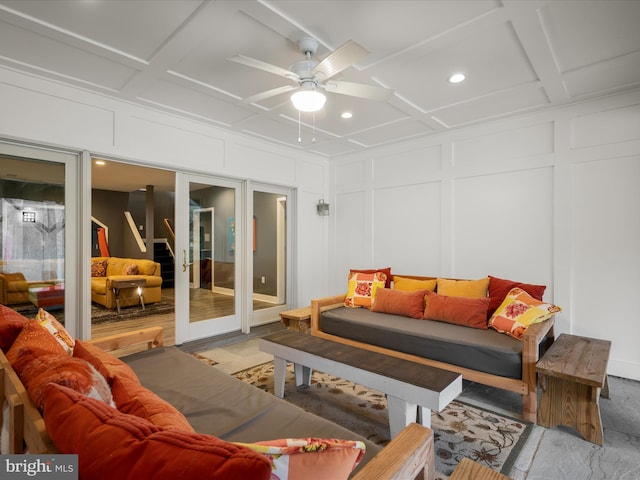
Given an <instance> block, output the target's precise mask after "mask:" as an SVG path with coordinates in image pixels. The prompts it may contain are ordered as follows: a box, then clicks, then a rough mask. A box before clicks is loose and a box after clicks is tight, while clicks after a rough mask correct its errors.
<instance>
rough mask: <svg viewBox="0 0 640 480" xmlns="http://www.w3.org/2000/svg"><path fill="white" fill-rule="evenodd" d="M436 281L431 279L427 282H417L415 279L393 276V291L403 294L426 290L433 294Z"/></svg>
mask: <svg viewBox="0 0 640 480" xmlns="http://www.w3.org/2000/svg"><path fill="white" fill-rule="evenodd" d="M437 283H438V281H437V280H436V279H435V278H433V279H429V280H418V279H417V278H407V277H399V276H398V275H394V276H393V289H394V290H402V291H405V292H415V291H416V290H427V291H429V292H435V290H436V285H437Z"/></svg>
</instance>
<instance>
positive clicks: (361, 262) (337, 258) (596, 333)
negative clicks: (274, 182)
mask: <svg viewBox="0 0 640 480" xmlns="http://www.w3.org/2000/svg"><path fill="white" fill-rule="evenodd" d="M331 170H332V175H333V177H334V179H335V182H334V192H333V194H332V201H333V202H334V203H335V208H336V211H337V214H336V215H335V217H334V218H333V223H332V227H333V228H332V232H331V237H332V240H331V241H332V246H333V248H334V249H335V255H333V256H332V259H333V268H331V269H330V274H333V276H334V278H333V280H332V281H331V282H330V284H331V285H332V288H331V290H332V291H331V293H332V294H338V293H342V292H344V291H346V280H345V278H346V273H347V272H348V270H349V268H352V267H356V268H371V267H387V266H391V268H392V271H393V272H395V273H404V274H416V275H432V276H450V277H457V278H480V277H484V276H486V275H495V276H498V277H503V278H509V279H513V280H518V281H523V282H528V283H537V284H544V285H547V287H548V288H547V291H546V293H545V299H546V300H548V301H552V302H555V303H557V304H558V305H560V306H561V307H563V312H562V313H560V314H558V315H557V318H556V334H558V333H562V332H567V333H573V334H576V335H585V336H591V337H596V338H603V339H608V340H611V341H612V344H613V346H612V353H611V359H610V364H609V373H611V374H614V375H620V376H623V377H627V378H633V379H640V349H639V348H638V347H637V338H639V337H640V314H638V313H637V311H638V310H637V308H635V303H636V302H635V300H636V298H638V292H639V291H640V92H634V93H630V94H626V95H618V96H611V97H608V98H601V99H598V100H594V101H591V102H585V103H582V104H578V105H574V106H571V107H567V108H563V109H557V110H554V111H549V112H544V113H537V114H531V115H528V116H522V117H519V118H517V119H513V120H508V121H507V120H505V121H499V122H494V123H491V124H483V125H479V126H475V127H471V128H466V129H462V130H459V131H456V132H452V133H447V134H441V135H438V136H433V137H428V138H426V139H422V140H416V141H412V142H405V143H403V144H400V145H394V146H392V147H385V148H384V149H379V150H374V151H370V152H368V153H366V154H362V153H359V154H355V155H350V156H344V157H342V158H337V159H333V160H332V168H331ZM331 272H333V273H331Z"/></svg>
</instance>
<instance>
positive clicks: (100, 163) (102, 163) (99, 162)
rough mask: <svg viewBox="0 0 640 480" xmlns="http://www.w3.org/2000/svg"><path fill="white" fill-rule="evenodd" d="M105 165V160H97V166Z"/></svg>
mask: <svg viewBox="0 0 640 480" xmlns="http://www.w3.org/2000/svg"><path fill="white" fill-rule="evenodd" d="M105 163H106V162H105V161H104V160H96V165H104V164H105Z"/></svg>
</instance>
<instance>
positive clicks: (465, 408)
mask: <svg viewBox="0 0 640 480" xmlns="http://www.w3.org/2000/svg"><path fill="white" fill-rule="evenodd" d="M234 376H235V377H236V378H239V379H240V380H242V381H244V382H247V383H250V384H251V385H254V386H256V387H258V388H261V389H262V390H265V391H268V392H270V393H272V392H273V362H268V363H265V364H263V365H258V366H256V367H252V368H250V369H247V370H243V371H241V372H238V373H236V374H234ZM285 400H287V401H288V402H291V403H293V404H295V405H298V406H300V407H302V408H304V409H305V410H308V411H310V412H313V413H315V414H316V415H319V416H321V417H323V418H327V419H329V420H332V421H333V422H335V423H338V424H340V425H342V426H344V427H346V428H348V429H349V430H351V431H353V432H355V433H358V434H359V435H361V436H363V437H365V438H367V439H369V440H370V441H372V442H373V443H376V444H379V445H385V444H386V443H387V442H388V441H389V423H388V413H387V401H386V398H385V396H384V394H381V393H380V392H377V391H375V390H371V389H369V388H367V387H363V386H361V385H357V384H354V383H352V382H348V381H346V380H343V379H341V378H337V377H335V376H332V375H328V374H325V373H322V372H317V371H314V372H313V376H312V380H311V386H310V387H309V388H306V389H305V388H300V389H297V388H296V387H295V380H294V374H293V366H292V365H291V364H289V366H288V369H287V378H286V384H285ZM431 428H432V429H433V431H434V437H435V438H434V439H435V456H436V470H437V472H438V474H437V476H436V477H437V478H438V479H446V478H447V477H448V476H449V475H450V474H451V472H453V469H454V468H455V467H456V466H457V465H458V463H459V462H460V460H461V458H462V457H468V458H470V459H472V460H475V461H476V462H478V463H481V464H483V465H486V466H488V467H490V468H492V469H493V470H496V471H500V472H501V473H504V474H506V475H508V474H509V472H510V471H511V468H512V467H513V464H514V462H515V460H516V459H517V457H518V455H519V453H520V451H521V450H522V447H523V446H524V445H525V443H526V441H527V439H528V436H529V433H530V431H531V429H532V425H531V424H529V423H526V422H523V421H521V420H517V419H513V418H509V417H506V416H504V415H500V414H496V413H493V412H489V411H487V410H484V409H481V408H478V407H475V406H472V405H469V404H465V403H462V402H459V401H453V402H451V404H449V406H447V408H445V409H444V410H443V411H442V412H439V413H432V416H431Z"/></svg>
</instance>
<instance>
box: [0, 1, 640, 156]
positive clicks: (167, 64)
mask: <svg viewBox="0 0 640 480" xmlns="http://www.w3.org/2000/svg"><path fill="white" fill-rule="evenodd" d="M305 36H311V37H313V38H315V39H317V40H318V41H319V44H320V46H319V49H318V52H317V58H318V59H322V58H324V57H325V56H326V55H328V54H329V53H330V52H332V51H333V50H335V49H336V48H337V47H339V46H340V45H342V44H343V43H345V42H346V41H348V40H349V39H353V40H354V41H355V42H357V43H358V44H360V45H362V46H363V47H365V48H366V49H367V50H368V51H369V52H370V54H369V55H368V56H366V57H365V58H364V59H363V60H362V61H360V62H359V63H357V64H356V65H355V66H353V67H350V68H347V69H346V70H344V71H342V72H341V73H339V74H338V75H337V76H336V77H335V78H336V79H339V80H343V81H350V82H358V83H365V84H369V85H377V86H384V87H387V88H390V89H393V91H394V94H393V95H392V96H391V97H390V99H388V100H385V101H373V100H365V99H361V98H356V97H350V96H345V95H339V94H336V93H328V94H327V102H326V105H325V107H324V108H323V109H322V110H321V111H320V112H318V113H316V114H315V133H314V131H313V129H312V127H313V123H314V118H313V117H314V116H313V115H312V114H309V113H303V114H301V118H300V120H301V123H302V126H301V140H302V141H301V142H298V128H299V126H298V112H297V111H296V110H295V109H294V108H293V106H292V105H291V102H290V101H289V97H290V95H291V92H288V93H283V94H281V95H278V96H275V97H271V98H269V99H266V100H263V101H258V102H255V103H253V104H242V103H241V101H242V99H244V98H246V97H249V96H252V95H255V94H257V93H260V92H262V91H265V90H269V89H273V88H277V87H282V86H287V85H291V82H290V81H289V80H287V79H285V78H283V77H280V76H277V75H274V74H271V73H268V72H265V71H262V70H257V69H254V68H250V67H248V66H245V65H242V64H238V63H235V62H232V61H230V60H229V58H230V57H233V56H235V55H238V54H241V55H245V56H248V57H252V58H254V59H258V60H261V61H264V62H267V63H270V64H273V65H276V66H279V67H282V68H285V69H288V68H289V67H290V66H291V65H292V64H293V63H294V62H296V61H298V60H300V59H302V58H303V56H302V54H301V53H300V51H299V49H298V46H297V42H298V41H299V40H300V38H302V37H305ZM0 65H3V66H5V67H8V68H11V69H16V70H20V71H25V72H28V73H30V74H34V75H37V76H42V77H45V78H49V79H52V80H55V81H58V82H63V83H66V84H70V85H74V86H77V87H80V88H82V89H87V90H91V91H95V92H98V93H100V94H105V95H110V96H114V97H117V98H120V99H124V100H127V101H131V102H135V103H139V104H142V105H145V106H147V107H151V108H155V109H159V110H163V111H166V112H171V113H172V114H175V115H180V116H185V117H188V118H191V119H194V120H197V121H200V122H204V123H206V124H211V125H215V126H218V127H222V128H225V129H230V130H233V131H235V132H239V133H241V134H243V135H249V136H252V137H257V138H261V139H265V140H268V141H271V142H274V143H277V144H282V145H287V146H291V147H294V148H303V149H305V150H307V151H310V152H314V153H317V154H320V155H323V156H326V157H333V156H336V155H342V154H347V153H351V152H356V151H360V150H363V149H367V148H371V147H376V146H380V145H385V144H389V143H393V142H398V141H402V140H405V139H409V138H414V137H419V136H424V135H432V134H434V133H438V132H444V131H447V130H451V129H455V128H458V127H461V126H466V125H472V124H475V123H479V122H484V121H487V120H492V119H498V118H503V117H509V116H513V115H518V114H521V113H523V112H531V111H536V110H541V109H544V108H549V107H554V106H559V105H564V104H568V103H572V102H578V101H581V100H584V99H588V98H592V97H595V96H600V95H606V94H610V93H616V92H621V91H625V90H631V89H638V88H640V0H622V1H616V0H603V1H596V0H593V1H587V0H583V1H578V0H571V1H565V0H551V1H542V0H540V1H537V0H531V1H527V0H502V1H493V0H471V1H463V0H457V1H452V0H448V1H435V0H423V1H420V0H409V1H403V0H393V1H367V0H353V1H349V0H320V1H315V0H299V1H291V0H290V1H280V0H260V1H245V0H228V1H225V0H220V1H208V0H204V1H203V0H0ZM455 72H463V73H464V74H465V75H466V77H467V78H466V80H465V81H464V82H462V83H459V84H452V83H449V82H448V81H447V78H448V77H449V75H451V74H452V73H455ZM344 111H349V112H351V113H352V114H353V117H352V118H351V119H348V120H346V119H343V118H341V116H340V114H341V113H342V112H344ZM314 138H315V141H313V139H314Z"/></svg>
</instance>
